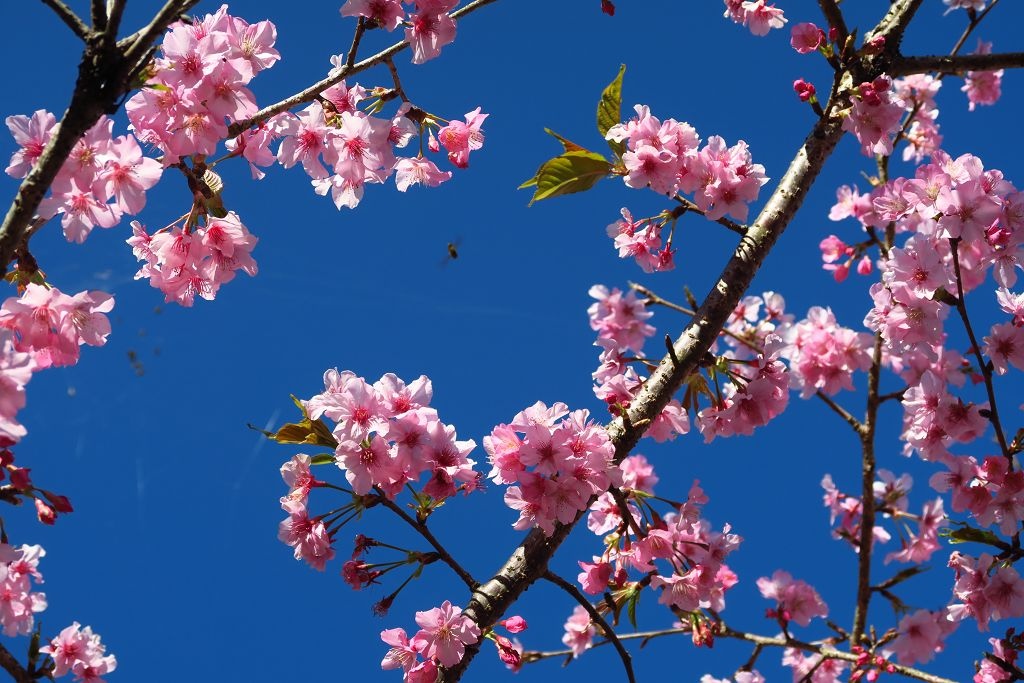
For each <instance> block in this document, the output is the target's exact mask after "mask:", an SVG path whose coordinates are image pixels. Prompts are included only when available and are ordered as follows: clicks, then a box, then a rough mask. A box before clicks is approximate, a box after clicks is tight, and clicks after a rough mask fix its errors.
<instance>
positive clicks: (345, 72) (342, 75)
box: [228, 0, 497, 137]
mask: <svg viewBox="0 0 1024 683" xmlns="http://www.w3.org/2000/svg"><path fill="white" fill-rule="evenodd" d="M492 2H497V0H474V1H473V2H471V3H469V4H468V5H466V6H465V7H460V8H459V9H457V10H455V11H454V12H452V13H451V17H452V19H458V18H459V17H462V16H465V15H467V14H470V13H471V12H475V11H476V10H478V9H480V8H481V7H483V6H485V5H489V4H491V3H492ZM353 43H354V44H355V41H353ZM407 47H409V43H407V42H406V41H404V40H403V41H402V42H399V43H395V44H394V45H392V46H390V47H387V48H385V49H383V50H381V51H380V52H378V53H377V54H375V55H373V56H372V57H367V58H366V59H364V60H362V61H360V62H356V63H355V64H351V65H350V64H345V65H344V66H342V67H341V68H340V69H338V70H337V71H336V72H335V73H333V74H332V75H329V76H327V78H324V79H322V80H319V81H317V82H316V83H314V84H313V85H311V86H309V87H307V88H305V89H303V90H300V91H299V92H297V93H295V94H294V95H291V96H290V97H286V98H285V99H283V100H281V101H280V102H276V103H274V104H271V105H270V106H267V107H264V108H263V109H260V110H259V111H258V112H256V113H255V114H253V115H252V116H251V117H250V118H248V119H245V120H242V121H236V122H235V123H232V124H231V125H230V126H228V137H235V136H236V135H238V134H239V133H241V132H242V131H244V130H246V129H247V128H250V127H251V126H255V125H257V124H260V123H263V122H264V121H266V120H267V119H269V118H270V117H272V116H274V115H275V114H280V113H281V112H283V111H287V110H289V109H291V108H292V107H297V106H298V105H300V104H304V103H306V102H312V101H313V100H315V99H316V98H317V96H318V95H319V94H320V93H321V92H323V91H324V90H326V89H327V88H329V87H331V86H332V85H335V84H336V83H340V82H341V81H343V80H345V79H346V78H348V77H350V76H354V75H355V74H357V73H360V72H363V71H366V70H367V69H369V68H370V67H373V66H376V65H378V64H382V63H384V62H385V61H387V60H388V59H391V58H392V57H394V56H395V55H397V54H398V53H399V52H401V51H402V50H404V49H405V48H407ZM354 50H355V47H353V49H352V50H351V51H350V52H349V54H350V55H352V54H355V52H354Z"/></svg>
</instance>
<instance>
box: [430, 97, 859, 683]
mask: <svg viewBox="0 0 1024 683" xmlns="http://www.w3.org/2000/svg"><path fill="white" fill-rule="evenodd" d="M841 125H842V121H841V119H840V118H839V117H830V118H825V119H819V120H818V121H817V122H816V123H815V125H814V128H813V129H812V131H811V133H810V135H808V136H807V139H806V140H805V141H804V143H803V145H802V146H801V147H800V149H799V150H798V151H797V154H796V157H795V158H794V160H793V162H792V163H791V164H790V166H789V169H788V170H787V171H786V174H785V175H784V176H783V178H782V180H780V181H779V184H778V186H777V187H776V189H775V192H774V193H773V194H772V196H771V197H770V198H769V199H768V202H767V204H766V205H765V207H764V209H762V210H761V213H760V215H759V216H758V218H757V220H756V221H754V223H753V224H752V225H751V226H750V227H749V228H748V230H747V234H746V235H745V236H744V237H743V239H741V240H740V243H739V245H738V247H737V249H736V251H735V253H734V254H733V256H732V258H731V259H730V260H729V261H728V263H727V264H726V266H725V269H724V270H723V271H722V274H721V275H720V277H719V279H718V282H717V284H716V285H715V287H714V288H713V289H712V290H711V292H710V293H709V294H708V296H707V298H706V299H705V300H704V303H703V304H702V305H701V306H700V308H699V309H698V310H697V311H696V315H695V316H694V318H693V321H692V322H691V323H690V325H689V326H688V327H687V328H686V329H685V330H684V331H683V333H682V335H681V336H680V337H679V338H678V339H677V340H676V341H675V343H674V344H673V353H670V354H666V356H665V357H664V358H663V359H662V360H661V362H660V363H659V364H658V367H657V368H656V369H655V370H654V372H653V373H652V374H651V376H650V378H649V379H648V380H647V381H646V382H645V383H644V386H643V388H642V389H641V390H640V393H639V394H638V395H637V397H636V398H635V399H634V400H633V403H632V404H631V406H630V409H629V411H628V413H627V416H628V419H627V420H622V419H619V420H616V421H615V422H613V423H612V424H610V425H609V426H608V432H609V436H610V437H611V440H612V443H613V444H614V445H615V459H616V462H620V461H622V459H623V458H625V457H626V456H627V455H629V452H630V451H631V450H632V449H633V447H634V446H635V445H636V443H637V441H639V440H640V437H641V436H643V432H644V431H645V428H646V425H647V424H648V421H650V420H653V419H654V418H655V417H657V416H658V414H659V413H661V411H662V409H663V408H664V407H665V406H666V405H667V404H668V402H669V400H670V399H671V398H672V396H673V395H674V394H675V392H676V390H678V389H679V388H680V387H681V386H682V384H683V381H684V380H685V379H686V378H687V377H688V376H689V375H690V374H691V373H692V372H694V371H695V370H696V369H697V366H698V363H699V361H700V359H701V358H702V357H703V356H704V354H705V353H707V350H708V349H709V348H710V347H711V344H712V343H713V342H714V340H715V339H716V338H717V336H718V333H719V330H721V328H722V327H723V326H724V325H725V323H726V321H727V320H728V318H729V315H730V314H731V313H732V311H733V309H734V308H735V307H736V304H737V303H739V300H740V298H741V297H742V296H743V294H744V293H745V292H746V290H747V287H749V285H750V282H751V280H753V277H754V274H755V273H756V272H757V270H758V268H759V267H760V265H761V263H762V262H763V261H764V259H765V257H766V256H767V255H768V252H769V251H770V250H771V248H772V247H773V246H774V245H775V242H776V240H778V238H779V236H780V235H782V232H783V230H785V228H786V226H787V225H789V222H790V221H791V220H792V219H793V216H794V215H796V212H797V210H798V209H799V208H800V205H801V204H802V203H803V200H804V198H805V197H806V195H807V191H808V190H809V189H810V187H811V185H812V184H813V182H814V179H815V177H817V175H818V172H819V171H820V170H821V167H822V165H823V164H824V163H825V159H827V158H828V156H829V155H830V154H831V153H832V150H833V149H834V148H835V145H836V143H837V142H838V141H839V138H840V137H841V136H842V129H841ZM673 357H674V358H673ZM627 425H628V426H627ZM636 425H642V426H640V427H637V426H636ZM582 516H583V513H582V512H581V513H580V514H579V515H577V517H576V521H578V520H579V519H580V518H581V517H582ZM575 523H576V522H575V521H574V522H573V524H559V525H556V526H555V531H554V532H553V533H552V535H551V536H550V537H547V536H545V535H544V533H543V532H542V531H540V530H539V529H534V530H533V531H531V532H530V533H529V534H528V535H527V537H526V539H525V540H524V541H523V542H522V543H521V544H520V545H519V547H518V548H516V550H515V552H513V554H512V556H511V557H510V558H509V559H508V560H507V561H506V563H505V565H504V566H503V567H502V568H501V569H500V570H498V573H497V574H495V576H494V577H493V578H492V579H491V580H490V581H487V582H486V583H484V584H482V585H481V586H480V587H479V588H478V589H477V590H476V591H474V593H473V596H472V598H471V599H470V601H469V605H468V606H467V607H466V609H465V610H464V613H465V614H466V615H467V616H469V617H470V618H471V619H473V620H474V621H475V622H476V623H477V624H479V625H480V626H481V628H486V627H489V626H491V625H492V624H493V623H494V622H495V621H496V620H497V619H498V618H500V616H501V615H502V614H503V613H504V612H505V610H506V609H508V607H509V606H511V605H512V603H513V602H515V601H516V599H518V597H519V596H520V595H521V594H522V592H523V591H524V590H526V588H527V587H528V586H530V584H532V583H533V582H535V581H536V580H537V579H538V578H540V577H541V576H543V575H544V572H545V571H546V570H547V564H548V561H549V560H550V558H551V556H552V555H553V554H554V553H555V551H556V550H557V549H558V547H559V545H561V543H562V541H564V540H565V538H566V536H568V534H569V531H570V530H571V529H572V527H573V526H574V525H575ZM478 651H479V647H478V646H470V647H469V648H468V649H467V651H466V655H465V656H464V657H463V659H462V661H461V662H460V663H459V664H458V665H456V666H455V667H452V668H451V669H449V670H448V671H446V672H445V678H444V680H446V681H456V680H459V678H460V677H461V676H462V674H463V672H464V671H465V670H466V667H467V666H468V665H469V663H470V662H471V661H472V659H473V657H474V656H475V655H476V653H477V652H478Z"/></svg>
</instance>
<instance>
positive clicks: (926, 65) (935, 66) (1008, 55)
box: [889, 52, 1024, 76]
mask: <svg viewBox="0 0 1024 683" xmlns="http://www.w3.org/2000/svg"><path fill="white" fill-rule="evenodd" d="M1021 67H1024V52H999V53H996V54H989V55H956V56H950V55H928V56H924V57H903V58H901V59H898V60H896V61H895V62H894V63H893V65H892V68H891V69H890V70H889V75H891V76H906V75H908V74H923V73H928V72H930V71H933V72H938V73H943V74H961V73H964V72H967V71H995V70H996V69H1019V68H1021Z"/></svg>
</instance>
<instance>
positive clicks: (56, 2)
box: [42, 0, 92, 41]
mask: <svg viewBox="0 0 1024 683" xmlns="http://www.w3.org/2000/svg"><path fill="white" fill-rule="evenodd" d="M42 2H43V4H44V5H46V6H47V7H49V8H50V9H52V10H53V11H54V13H56V15H57V16H58V17H60V20H61V21H63V22H64V23H65V24H66V25H67V27H68V28H69V29H71V31H72V32H73V33H74V34H75V35H76V36H78V37H79V38H81V39H82V40H83V41H87V40H89V37H90V36H91V35H92V29H90V28H89V27H88V26H86V25H85V22H84V21H82V20H81V19H80V18H79V17H78V15H77V14H75V13H74V12H73V11H72V10H71V8H70V7H68V6H67V5H65V4H64V3H63V2H61V0H42Z"/></svg>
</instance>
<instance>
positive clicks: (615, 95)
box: [597, 64, 626, 137]
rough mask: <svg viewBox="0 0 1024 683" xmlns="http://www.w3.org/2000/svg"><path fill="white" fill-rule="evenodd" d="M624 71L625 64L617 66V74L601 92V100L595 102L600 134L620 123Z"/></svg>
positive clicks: (604, 133)
mask: <svg viewBox="0 0 1024 683" xmlns="http://www.w3.org/2000/svg"><path fill="white" fill-rule="evenodd" d="M624 73H626V65H625V64H623V65H622V66H620V67H619V75H618V76H616V77H615V80H613V81H612V82H611V83H609V84H608V87H607V88H605V89H604V92H602V93H601V101H600V102H598V103H597V132H599V133H600V134H601V136H602V137H603V136H605V135H607V134H608V130H609V129H610V128H611V127H612V126H614V125H617V124H619V123H622V75H623V74H624Z"/></svg>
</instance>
